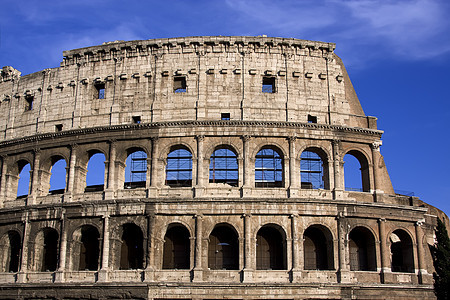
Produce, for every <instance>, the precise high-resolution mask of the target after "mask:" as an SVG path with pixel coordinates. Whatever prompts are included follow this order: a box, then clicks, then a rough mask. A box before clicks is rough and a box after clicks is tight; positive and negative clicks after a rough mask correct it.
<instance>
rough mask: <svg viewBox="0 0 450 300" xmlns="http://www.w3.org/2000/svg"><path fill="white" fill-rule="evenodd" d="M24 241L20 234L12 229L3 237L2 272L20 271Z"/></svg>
mask: <svg viewBox="0 0 450 300" xmlns="http://www.w3.org/2000/svg"><path fill="white" fill-rule="evenodd" d="M21 249H22V243H21V238H20V234H19V233H18V232H17V231H14V230H10V231H8V233H6V234H5V235H4V236H3V238H2V239H1V263H2V265H1V268H2V272H12V273H15V272H18V271H19V263H20V252H21Z"/></svg>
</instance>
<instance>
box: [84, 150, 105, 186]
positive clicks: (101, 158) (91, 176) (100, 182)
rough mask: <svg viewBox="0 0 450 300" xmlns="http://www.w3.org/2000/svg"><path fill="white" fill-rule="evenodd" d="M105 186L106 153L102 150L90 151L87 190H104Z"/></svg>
mask: <svg viewBox="0 0 450 300" xmlns="http://www.w3.org/2000/svg"><path fill="white" fill-rule="evenodd" d="M104 187H105V155H104V154H103V153H101V152H95V151H93V152H90V153H89V162H88V165H87V175H86V189H85V192H97V191H103V189H104Z"/></svg>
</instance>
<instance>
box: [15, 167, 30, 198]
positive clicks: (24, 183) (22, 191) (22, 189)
mask: <svg viewBox="0 0 450 300" xmlns="http://www.w3.org/2000/svg"><path fill="white" fill-rule="evenodd" d="M17 167H18V174H19V181H18V183H17V198H26V197H27V196H28V194H29V192H30V173H31V165H30V163H28V162H27V161H25V160H21V161H19V162H18V163H17Z"/></svg>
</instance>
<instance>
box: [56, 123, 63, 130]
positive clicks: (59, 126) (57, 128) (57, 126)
mask: <svg viewBox="0 0 450 300" xmlns="http://www.w3.org/2000/svg"><path fill="white" fill-rule="evenodd" d="M62 129H63V124H56V125H55V130H56V131H62Z"/></svg>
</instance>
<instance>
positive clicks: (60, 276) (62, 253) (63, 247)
mask: <svg viewBox="0 0 450 300" xmlns="http://www.w3.org/2000/svg"><path fill="white" fill-rule="evenodd" d="M60 222H61V227H60V234H61V243H60V246H59V263H58V269H57V270H56V273H55V282H64V272H65V271H66V257H67V232H66V217H65V211H63V212H62V213H61V220H60Z"/></svg>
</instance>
